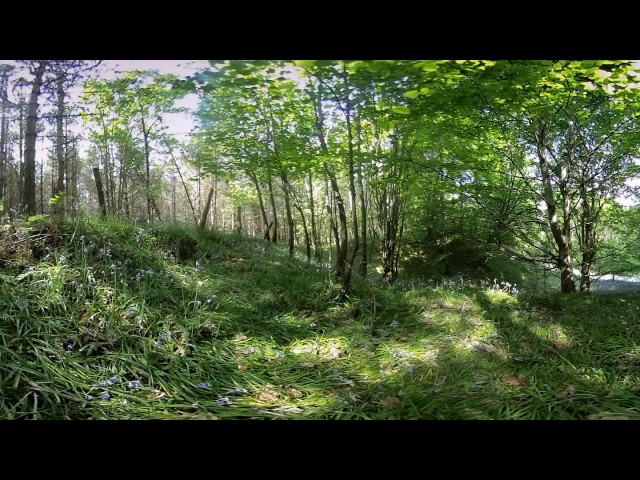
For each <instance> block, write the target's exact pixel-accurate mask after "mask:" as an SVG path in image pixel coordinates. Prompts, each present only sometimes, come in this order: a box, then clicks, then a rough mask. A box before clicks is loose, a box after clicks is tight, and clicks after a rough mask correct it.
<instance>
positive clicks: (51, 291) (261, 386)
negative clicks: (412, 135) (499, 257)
mask: <svg viewBox="0 0 640 480" xmlns="http://www.w3.org/2000/svg"><path fill="white" fill-rule="evenodd" d="M36 230H38V229H36ZM36 230H28V229H27V228H25V227H22V228H17V230H16V229H12V230H8V231H5V232H4V233H2V234H1V236H0V418H3V419H592V418H633V419H635V418H640V399H639V398H638V392H639V391H640V390H639V389H640V380H639V378H638V364H640V349H639V348H638V347H637V344H638V340H639V338H640V333H639V332H638V316H639V315H640V297H639V296H637V295H590V296H580V295H570V296H567V295H564V296H561V295H559V294H549V293H539V292H538V291H536V290H535V289H533V288H532V289H531V291H527V290H526V288H524V287H522V288H521V290H520V291H518V292H516V291H515V289H514V288H512V283H511V282H510V284H509V286H507V284H506V283H502V284H500V282H501V281H502V282H504V280H503V279H502V278H504V275H505V274H506V275H507V277H508V276H509V275H517V274H519V273H518V271H516V270H513V269H512V271H510V270H509V268H510V267H509V266H508V265H506V264H505V263H504V261H502V263H501V264H500V262H498V264H496V265H494V266H493V268H494V271H495V272H497V271H499V270H500V271H501V272H502V273H500V274H499V275H498V274H496V276H497V277H500V275H502V277H500V278H498V279H497V280H498V282H497V283H494V279H493V278H492V275H491V273H492V272H487V274H486V278H485V279H478V278H476V279H474V280H473V281H470V280H468V279H465V277H453V278H443V279H437V280H435V281H431V282H425V281H412V280H410V279H404V280H401V281H398V282H397V283H396V285H395V286H393V287H391V288H390V287H387V286H383V285H377V284H375V283H371V282H369V281H365V280H363V279H360V278H355V279H354V285H353V290H352V293H351V295H350V297H349V298H348V299H347V300H346V301H341V302H339V301H338V300H337V299H338V298H339V296H340V295H339V286H338V285H337V284H335V283H334V282H332V280H331V275H330V272H329V271H328V270H327V269H326V268H325V267H322V266H318V265H315V264H313V263H311V264H309V263H307V262H306V261H305V260H304V259H303V258H297V257H294V258H290V257H289V256H288V255H287V253H286V251H285V248H284V247H283V248H281V246H279V245H273V244H270V243H267V242H264V241H262V240H253V239H245V238H242V239H241V238H239V237H237V236H234V235H223V234H219V233H215V232H198V231H196V230H193V229H189V228H186V227H184V226H171V225H168V226H167V225H165V226H156V227H148V226H137V225H135V224H131V223H124V222H118V221H109V222H104V223H103V222H101V221H97V220H94V219H82V220H79V221H73V222H71V221H70V223H69V224H67V225H65V226H64V227H63V228H61V229H59V230H58V231H54V232H52V231H51V229H50V228H49V229H48V230H44V229H40V230H42V231H41V232H40V233H37V231H36ZM514 268H515V267H514ZM505 272H506V273H505ZM483 275H484V273H483ZM481 280H482V281H481ZM523 281H524V277H523ZM515 293H517V295H516V294H515Z"/></svg>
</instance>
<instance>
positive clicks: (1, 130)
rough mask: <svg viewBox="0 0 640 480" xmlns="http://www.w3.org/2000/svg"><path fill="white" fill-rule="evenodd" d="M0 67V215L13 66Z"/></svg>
mask: <svg viewBox="0 0 640 480" xmlns="http://www.w3.org/2000/svg"><path fill="white" fill-rule="evenodd" d="M0 68H2V70H1V71H0V99H1V100H2V107H1V108H2V111H1V115H2V117H1V118H0V215H4V214H5V212H6V206H7V202H6V201H5V175H6V174H5V171H6V169H7V167H6V166H7V130H8V122H7V101H8V97H7V90H8V86H9V74H10V73H11V71H12V70H13V67H11V66H9V65H2V66H1V67H0Z"/></svg>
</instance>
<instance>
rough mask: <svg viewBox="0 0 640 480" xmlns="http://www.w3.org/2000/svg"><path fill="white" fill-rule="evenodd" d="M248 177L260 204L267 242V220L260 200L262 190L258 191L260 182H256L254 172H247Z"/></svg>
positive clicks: (256, 177)
mask: <svg viewBox="0 0 640 480" xmlns="http://www.w3.org/2000/svg"><path fill="white" fill-rule="evenodd" d="M247 175H248V177H249V178H250V179H251V181H252V182H253V185H254V186H255V187H256V192H257V194H258V202H259V203H260V213H261V214H262V222H263V223H264V239H265V240H269V229H270V227H269V221H268V219H267V211H266V210H265V208H264V201H263V200H262V190H261V189H260V182H258V176H257V175H256V174H255V173H254V172H249V173H248V174H247Z"/></svg>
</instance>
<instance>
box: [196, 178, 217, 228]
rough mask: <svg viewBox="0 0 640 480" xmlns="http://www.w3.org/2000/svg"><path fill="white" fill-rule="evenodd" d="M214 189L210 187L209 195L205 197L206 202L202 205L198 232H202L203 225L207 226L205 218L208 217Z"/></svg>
mask: <svg viewBox="0 0 640 480" xmlns="http://www.w3.org/2000/svg"><path fill="white" fill-rule="evenodd" d="M213 191H214V188H213V187H212V188H211V189H210V190H209V195H207V202H206V203H205V205H204V211H203V212H202V218H201V219H200V226H199V227H200V230H204V227H205V225H206V224H207V216H208V215H209V208H210V207H211V197H213Z"/></svg>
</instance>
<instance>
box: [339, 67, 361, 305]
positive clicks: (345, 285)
mask: <svg viewBox="0 0 640 480" xmlns="http://www.w3.org/2000/svg"><path fill="white" fill-rule="evenodd" d="M344 81H345V85H346V84H347V78H346V72H345V77H344ZM345 104H346V107H345V110H344V115H345V117H346V119H347V140H348V145H349V193H350V195H351V223H353V251H352V252H351V256H350V258H349V261H348V262H347V265H346V267H347V268H346V269H345V275H344V277H343V280H342V292H343V295H344V294H346V293H348V292H349V288H350V286H351V274H352V272H353V264H354V262H355V260H356V255H357V254H358V249H359V247H360V239H359V232H358V209H357V197H356V186H355V173H354V172H355V167H354V163H355V162H354V153H353V131H352V127H351V102H350V100H349V94H348V93H347V95H346V100H345ZM345 226H346V225H345Z"/></svg>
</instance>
